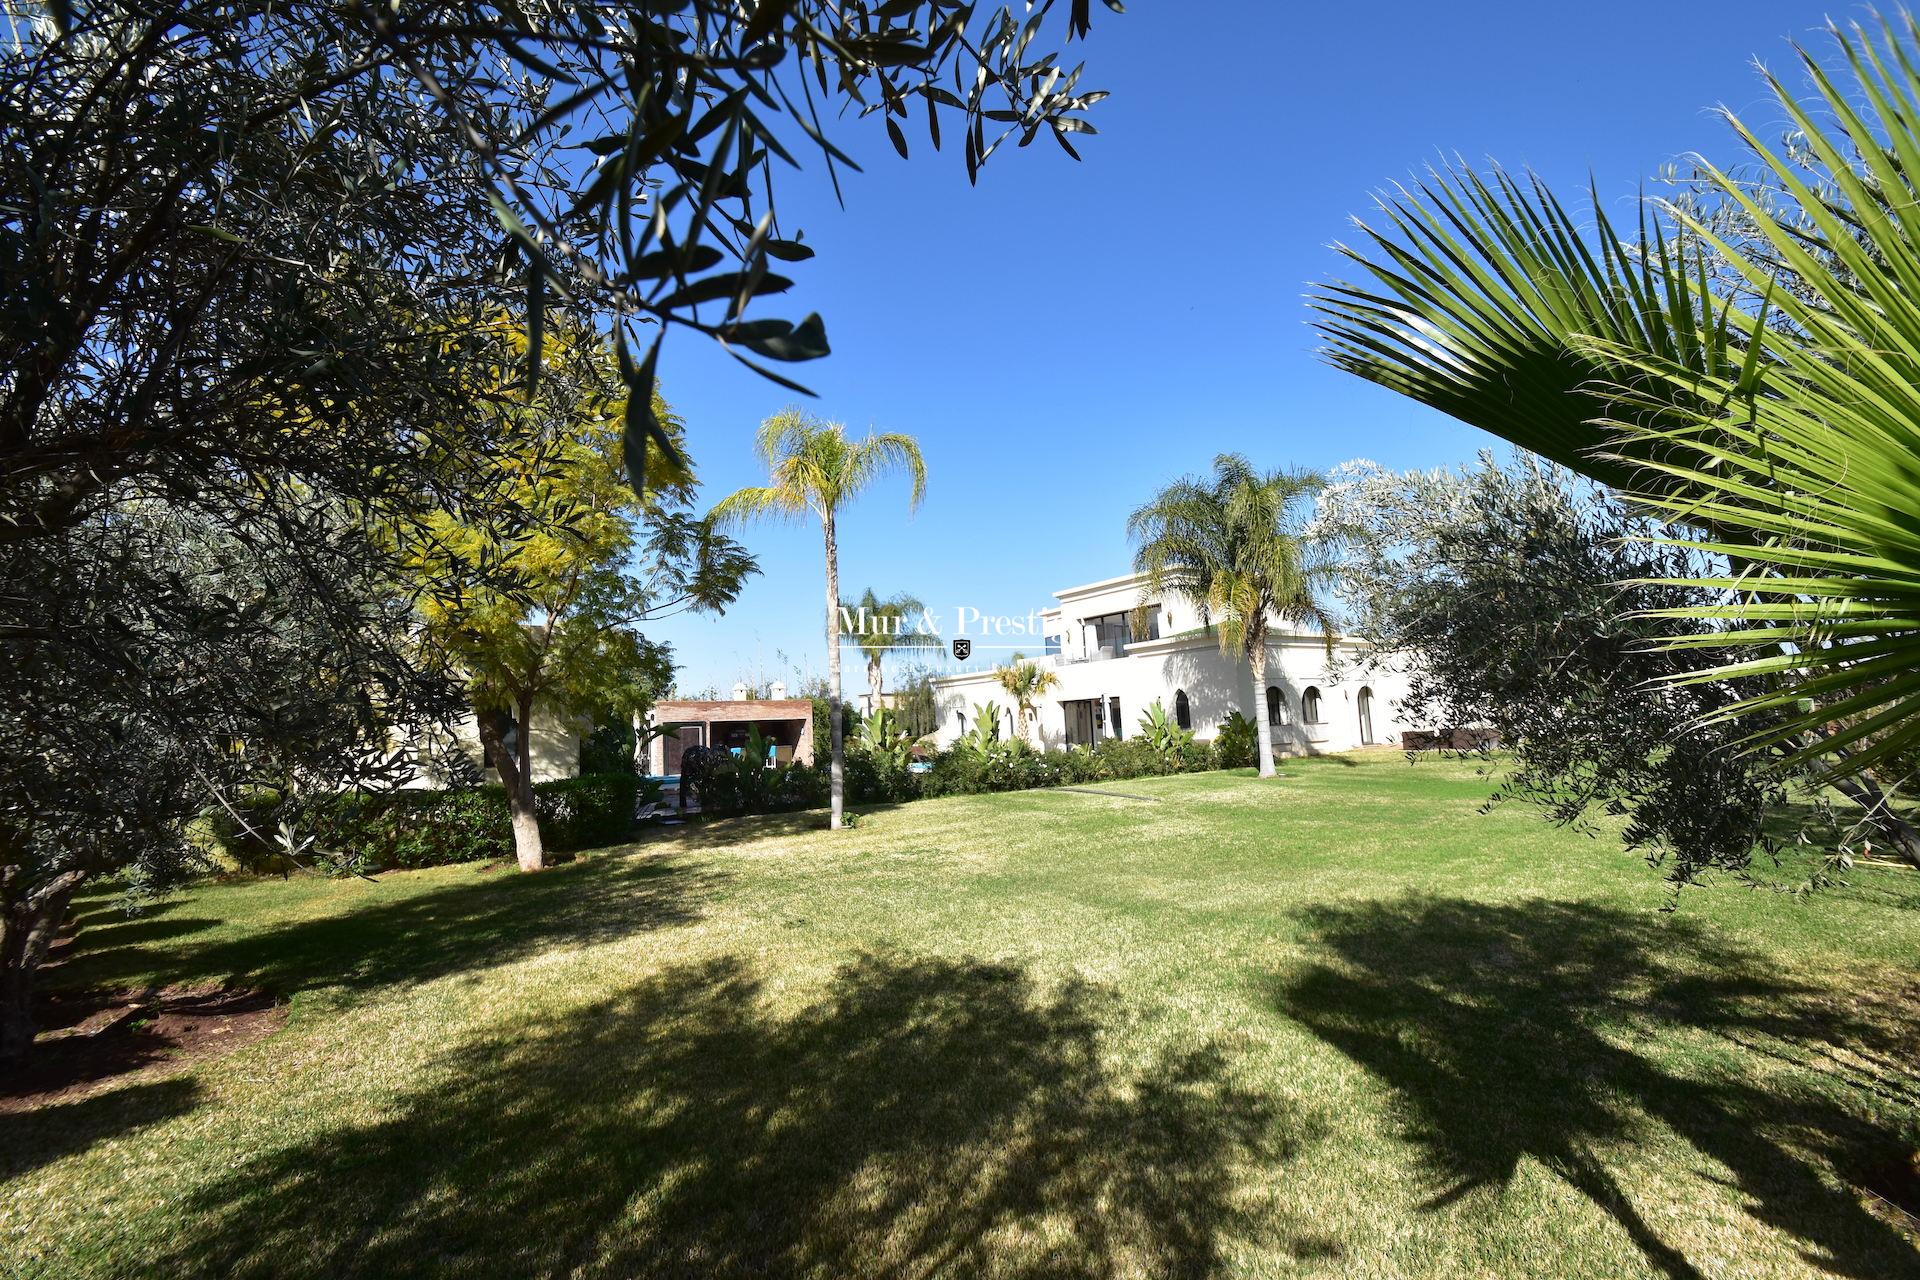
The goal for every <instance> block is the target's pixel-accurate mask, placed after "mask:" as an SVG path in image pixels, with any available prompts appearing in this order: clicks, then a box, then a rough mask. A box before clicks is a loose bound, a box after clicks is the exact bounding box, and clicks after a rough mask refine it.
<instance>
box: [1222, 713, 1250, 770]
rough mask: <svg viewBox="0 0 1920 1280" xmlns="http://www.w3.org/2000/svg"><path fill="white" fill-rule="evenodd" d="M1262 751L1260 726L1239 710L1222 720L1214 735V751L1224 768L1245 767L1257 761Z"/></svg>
mask: <svg viewBox="0 0 1920 1280" xmlns="http://www.w3.org/2000/svg"><path fill="white" fill-rule="evenodd" d="M1259 752H1260V726H1258V725H1256V724H1255V723H1254V722H1253V721H1251V720H1249V719H1247V718H1246V717H1245V716H1243V715H1241V714H1240V713H1239V712H1238V711H1235V712H1233V713H1232V714H1230V715H1228V716H1227V718H1226V719H1225V720H1223V721H1221V722H1220V731H1219V732H1218V733H1216V734H1214V736H1213V753H1214V756H1215V757H1216V759H1217V760H1218V761H1219V765H1220V768H1222V769H1244V768H1246V767H1247V766H1249V765H1251V764H1254V763H1256V759H1255V757H1256V756H1258V755H1259Z"/></svg>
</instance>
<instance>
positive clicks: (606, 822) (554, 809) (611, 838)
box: [212, 774, 643, 871]
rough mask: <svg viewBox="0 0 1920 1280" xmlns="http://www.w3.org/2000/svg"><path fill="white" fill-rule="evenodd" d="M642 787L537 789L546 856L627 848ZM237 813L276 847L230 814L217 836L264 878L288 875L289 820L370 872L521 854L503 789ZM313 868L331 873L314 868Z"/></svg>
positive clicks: (253, 807)
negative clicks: (281, 849) (285, 838)
mask: <svg viewBox="0 0 1920 1280" xmlns="http://www.w3.org/2000/svg"><path fill="white" fill-rule="evenodd" d="M642 785H643V783H642V782H641V780H640V779H639V778H636V777H634V776H632V775H631V774H594V775H589V776H586V777H580V778H559V779H556V780H554V781H552V782H542V783H539V784H537V785H536V786H535V787H534V789H533V800H534V809H535V812H536V813H537V814H538V815H539V819H540V834H541V837H542V840H543V842H544V843H545V845H546V848H547V850H548V851H549V852H552V853H565V852H568V851H570V850H574V849H585V848H591V847H593V846H595V845H603V844H613V843H615V842H617V841H619V840H621V839H623V838H625V836H626V835H627V833H628V832H629V831H630V830H631V829H632V827H633V814H634V810H635V808H636V807H637V804H638V801H639V797H640V788H641V787H642ZM238 808H239V810H240V813H241V816H242V817H244V818H245V819H246V821H247V823H248V825H250V826H252V827H253V828H254V830H256V831H258V832H261V833H262V834H263V835H266V836H267V837H268V839H267V840H264V841H263V840H260V839H257V838H255V837H253V836H249V835H247V834H246V833H245V832H244V831H243V830H242V829H241V827H240V824H239V823H238V822H236V821H235V820H234V818H233V816H232V815H231V814H228V813H226V812H224V811H220V812H216V813H215V814H214V815H212V821H213V831H214V835H215V837H216V838H217V839H218V840H219V842H220V844H221V846H222V847H223V848H224V849H225V850H226V851H227V852H228V853H229V854H230V855H232V856H233V857H234V858H235V859H237V860H238V861H239V862H240V863H241V864H242V865H244V866H247V867H250V868H253V869H256V870H279V869H284V868H282V867H281V865H280V862H281V859H280V855H279V853H278V851H277V850H276V849H275V847H274V846H273V843H272V841H271V837H272V833H273V832H274V831H275V830H276V829H277V828H278V826H279V824H280V822H282V821H283V820H284V821H286V822H288V823H290V824H291V825H292V827H293V829H294V831H295V832H296V833H297V835H298V838H300V839H303V840H304V839H305V838H307V837H312V838H313V841H314V847H315V848H318V849H323V850H327V851H330V852H341V853H346V854H349V855H351V857H352V859H353V862H354V865H355V867H356V868H357V869H358V870H361V871H369V870H373V871H386V870H394V869H399V868H408V869H411V868H416V867H437V866H443V865H445V864H447V863H452V862H472V861H475V860H477V859H481V858H498V857H505V856H507V855H509V854H511V853H512V852H513V824H512V819H511V817H510V814H509V811H508V808H507V793H506V791H505V790H503V789H502V788H500V787H460V788H455V789H451V790H445V791H435V790H424V789H423V790H409V791H377V792H375V791H343V792H338V793H335V794H332V795H324V796H300V797H296V798H294V799H293V800H291V801H283V800H282V798H281V797H280V796H279V795H277V794H272V793H267V794H262V795H259V796H256V797H254V798H252V799H250V800H247V801H245V802H244V803H242V804H241V805H239V806H238ZM314 865H315V866H317V867H322V868H324V867H325V866H327V865H328V864H327V863H326V862H325V861H324V860H315V864H314Z"/></svg>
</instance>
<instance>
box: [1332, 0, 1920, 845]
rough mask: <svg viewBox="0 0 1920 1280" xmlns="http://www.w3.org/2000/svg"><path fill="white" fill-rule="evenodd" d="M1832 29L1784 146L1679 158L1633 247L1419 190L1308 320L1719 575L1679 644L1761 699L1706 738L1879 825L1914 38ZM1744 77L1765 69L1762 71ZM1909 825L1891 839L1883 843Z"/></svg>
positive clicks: (1387, 380)
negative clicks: (1736, 733) (1703, 556)
mask: <svg viewBox="0 0 1920 1280" xmlns="http://www.w3.org/2000/svg"><path fill="white" fill-rule="evenodd" d="M1876 25H1877V26H1878V28H1879V30H1878V31H1877V32H1873V33H1870V32H1869V31H1868V30H1867V29H1865V28H1863V27H1861V26H1859V25H1857V24H1856V25H1853V26H1851V27H1848V28H1842V27H1840V26H1837V25H1830V26H1829V28H1828V34H1829V36H1830V37H1831V38H1832V40H1833V41H1834V43H1835V45H1836V47H1837V49H1838V51H1839V53H1840V55H1841V61H1842V62H1843V63H1844V66H1837V67H1836V66H1828V65H1824V64H1823V63H1822V62H1821V60H1819V59H1817V58H1816V57H1814V56H1813V55H1812V54H1810V53H1808V52H1807V51H1806V50H1804V49H1796V52H1797V53H1798V55H1799V58H1800V60H1801V64H1802V69H1803V70H1804V71H1805V72H1806V73H1807V77H1806V78H1807V81H1808V83H1810V84H1811V85H1812V91H1811V93H1810V94H1807V95H1805V96H1804V97H1803V96H1802V95H1800V94H1797V93H1796V92H1794V91H1793V90H1790V89H1788V88H1787V87H1786V86H1785V85H1784V84H1783V83H1782V82H1781V81H1780V80H1779V79H1777V78H1775V77H1774V76H1772V75H1770V74H1767V75H1766V76H1765V78H1766V82H1767V86H1768V89H1769V90H1770V92H1771V93H1772V95H1773V98H1774V102H1775V105H1776V106H1777V107H1778V108H1779V109H1781V110H1783V111H1784V112H1785V113H1786V116H1787V118H1788V119H1789V120H1790V121H1791V122H1792V124H1793V126H1794V128H1795V130H1796V131H1797V139H1796V141H1795V142H1794V144H1793V145H1792V146H1791V148H1788V147H1785V146H1782V147H1770V146H1768V145H1766V144H1765V143H1763V142H1761V141H1760V139H1759V136H1758V135H1757V134H1756V133H1755V132H1754V131H1753V130H1751V129H1750V128H1748V127H1747V126H1746V125H1744V124H1743V123H1742V122H1741V121H1740V120H1739V119H1738V118H1737V117H1735V116H1733V115H1732V114H1731V113H1727V114H1726V117H1725V118H1726V120H1727V122H1728V123H1729V124H1730V125H1731V126H1732V128H1733V131H1734V133H1735V134H1736V135H1737V137H1738V140H1739V143H1740V146H1741V148H1742V150H1743V151H1744V152H1745V153H1746V159H1747V160H1748V163H1747V164H1744V165H1742V166H1741V167H1740V168H1739V169H1737V170H1735V171H1731V172H1730V171H1728V170H1725V169H1722V168H1719V167H1717V166H1715V165H1713V164H1710V163H1707V162H1705V161H1701V162H1699V166H1698V178H1697V180H1696V181H1695V182H1694V183H1693V184H1691V187H1690V189H1689V190H1687V191H1686V192H1685V193H1684V195H1683V198H1682V199H1679V200H1675V201H1669V202H1657V201H1650V202H1647V204H1646V206H1645V207H1644V208H1643V211H1642V213H1641V217H1640V221H1639V230H1638V235H1637V236H1629V235H1624V234H1622V233H1621V232H1619V231H1617V230H1615V229H1614V228H1613V227H1612V226H1611V225H1610V224H1609V223H1608V222H1607V220H1606V218H1605V216H1604V214H1602V213H1601V212H1600V211H1599V208H1598V200H1597V198H1596V199H1595V201H1594V209H1593V212H1592V213H1591V214H1589V215H1588V217H1587V220H1589V221H1590V222H1591V225H1592V226H1593V228H1594V230H1593V232H1592V233H1591V234H1589V233H1587V232H1585V231H1584V230H1583V228H1582V225H1581V224H1582V221H1583V220H1582V219H1581V218H1578V217H1576V216H1574V215H1573V214H1571V213H1569V212H1568V211H1567V210H1566V209H1565V208H1564V207H1563V206H1562V205H1561V204H1560V203H1559V201H1557V200H1556V199H1555V198H1554V196H1553V195H1552V193H1551V192H1550V191H1548V190H1547V189H1546V188H1545V186H1544V185H1543V184H1541V183H1540V182H1539V180H1538V179H1528V180H1525V181H1522V180H1519V179H1516V178H1515V177H1513V176H1512V175H1509V174H1507V173H1503V172H1500V171H1495V173H1494V174H1493V175H1492V178H1491V180H1490V181H1489V180H1488V179H1485V178H1482V177H1480V176H1479V175H1476V174H1472V173H1467V172H1463V171H1459V170H1450V171H1448V172H1445V173H1437V174H1434V175H1433V176H1432V177H1431V178H1430V179H1429V180H1428V181H1427V182H1425V183H1422V184H1419V185H1418V186H1416V187H1415V188H1413V189H1403V190H1402V191H1400V192H1398V193H1397V194H1396V195H1394V196H1393V197H1390V198H1386V199H1383V200H1382V202H1381V213H1382V215H1383V217H1384V218H1385V219H1386V220H1387V222H1388V223H1390V224H1391V225H1390V226H1386V227H1380V228H1373V227H1367V226H1366V225H1364V224H1362V226H1361V231H1362V234H1363V235H1364V236H1366V237H1367V238H1368V240H1369V241H1370V244H1368V245H1366V246H1363V247H1362V248H1357V249H1349V250H1347V253H1348V256H1349V257H1350V258H1351V259H1352V260H1353V261H1354V262H1356V263H1358V264H1359V265H1360V266H1361V267H1362V268H1364V269H1365V270H1366V271H1367V272H1368V273H1370V274H1371V275H1372V276H1373V277H1374V281H1372V282H1369V283H1366V284H1349V283H1346V282H1344V281H1334V282H1330V283H1328V284H1327V285H1325V286H1323V287H1322V288H1321V290H1320V291H1319V292H1318V294H1317V295H1316V297H1315V299H1314V305H1315V306H1316V308H1317V309H1318V310H1319V311H1320V312H1321V313H1322V315H1323V317H1324V318H1323V320H1322V321H1321V323H1320V327H1321V329H1322V331H1323V332H1324V333H1325V334H1326V336H1327V337H1328V339H1329V350H1328V353H1327V354H1328V358H1329V359H1330V360H1331V361H1332V362H1333V363H1335V364H1336V365H1339V366H1340V367H1342V368H1345V369H1348V370H1350V371H1351V372H1353V373H1356V374H1358V375H1360V376H1361V377H1364V378H1368V379H1370V380H1372V381H1375V382H1378V383H1380V384H1381V385H1383V386H1386V387H1389V388H1391V389H1393V390H1395V391H1398V392H1400V393H1401V394H1403V395H1406V396H1409V397H1411V398H1413V399H1416V400H1419V401H1422V402H1423V403H1426V404H1429V405H1432V406H1434V407H1435V408H1438V409H1440V410H1442V411H1443V412H1446V413H1449V414H1451V415H1453V416H1454V417H1456V418H1459V419H1461V420H1462V421H1465V422H1468V423H1471V424H1472V425H1474V426H1478V427H1482V428H1484V429H1486V430H1487V431H1490V432H1493V433H1494V434H1496V435H1499V436H1503V437H1505V438H1506V439H1508V440H1510V441H1512V442H1513V443H1515V444H1518V445H1520V446H1522V447H1524V448H1528V449H1532V450H1534V451H1535V452H1538V453H1542V454H1545V455H1546V456H1547V457H1549V458H1552V459H1554V460H1555V461H1557V462H1560V463H1562V464H1564V465H1566V466H1567V467H1569V468H1571V469H1573V470H1575V471H1577V472H1581V473H1583V474H1585V475H1588V476H1591V477H1593V478H1594V479H1596V480H1599V481H1601V482H1603V483H1606V484H1609V485H1612V486H1614V487H1615V488H1617V489H1618V490H1619V491H1620V492H1622V493H1623V494H1625V495H1626V496H1628V497H1629V498H1631V499H1636V500H1638V501H1639V502H1640V503H1641V504H1642V505H1644V506H1645V507H1647V508H1648V509H1650V510H1652V511H1654V512H1655V513H1657V514H1660V515H1663V516H1664V517H1666V518H1667V519H1668V520H1670V521H1672V522H1673V537H1674V539H1675V540H1676V541H1678V542H1680V543H1681V544H1683V545H1690V546H1693V547H1695V548H1696V549H1698V550H1701V551H1704V552H1706V553H1708V554H1709V555H1710V556H1714V557H1721V558H1724V561H1725V563H1726V564H1727V565H1728V571H1727V572H1726V573H1724V574H1722V575H1720V576H1713V577H1700V578H1696V579H1691V580H1689V581H1687V582H1686V583H1684V584H1680V585H1685V586H1690V587H1695V588H1703V589H1714V590H1718V591H1720V592H1721V593H1722V601H1723V603H1721V604H1719V605H1714V606H1707V607H1704V608H1697V609H1692V610H1687V611H1683V612H1684V616H1687V617H1691V618H1695V619H1697V620H1698V623H1699V626H1698V629H1697V633H1696V634H1694V635H1690V636H1686V637H1682V638H1680V639H1678V640H1676V641H1675V642H1674V643H1676V644H1685V645H1693V646H1700V647H1712V648H1717V649H1720V650H1722V651H1724V652H1725V654H1726V661H1725V662H1724V664H1723V665H1722V666H1720V667H1719V668H1718V669H1716V670H1714V671H1708V672H1704V673H1695V674H1694V675H1692V676H1690V677H1689V678H1690V679H1711V678H1716V677H1726V676H1733V675H1744V676H1754V675H1767V676H1770V677H1772V686H1771V687H1770V688H1768V689H1765V690H1763V691H1762V692H1760V693H1759V694H1757V695H1755V696H1753V697H1751V698H1748V699H1745V700H1743V701H1741V702H1738V703H1735V704H1733V705H1732V706H1730V707H1728V708H1727V709H1725V710H1724V711H1722V712H1720V713H1717V718H1725V719H1732V718H1737V717H1740V716H1745V715H1752V714H1758V715H1759V716H1760V719H1759V720H1757V721H1756V722H1755V723H1760V724H1762V725H1764V726H1766V727H1764V728H1762V729H1760V730H1758V731H1756V732H1754V733H1752V734H1750V735H1749V736H1748V738H1747V742H1748V744H1749V745H1750V746H1751V747H1752V748H1753V749H1755V750H1779V751H1782V752H1784V753H1786V754H1787V759H1788V761H1789V763H1808V764H1814V763H1818V764H1820V765H1821V766H1823V767H1824V768H1826V770H1827V771H1828V776H1829V777H1830V778H1831V779H1832V780H1833V782H1834V783H1835V785H1836V786H1838V787H1840V788H1841V789H1842V790H1843V791H1845V792H1847V794H1849V795H1850V796H1852V797H1853V798H1854V799H1856V800H1858V801H1859V802H1860V803H1861V804H1863V805H1864V806H1866V807H1867V808H1868V809H1869V811H1871V812H1875V813H1878V814H1881V815H1885V816H1886V820H1887V825H1888V826H1890V827H1891V828H1892V834H1893V836H1894V838H1895V843H1897V844H1899V845H1900V846H1901V848H1902V851H1903V852H1905V853H1906V854H1907V856H1908V857H1909V858H1910V859H1912V860H1913V861H1914V862H1915V863H1916V864H1920V832H1916V831H1914V830H1913V829H1912V828H1911V827H1907V826H1906V824H1904V823H1902V822H1900V821H1899V820H1898V819H1897V817H1894V816H1892V810H1891V809H1890V808H1888V806H1887V804H1886V797H1885V796H1884V795H1883V794H1882V793H1881V791H1880V789H1879V787H1878V785H1877V783H1876V782H1875V780H1874V778H1873V776H1872V771H1873V770H1874V769H1875V768H1876V767H1877V766H1880V765H1883V764H1891V765H1894V767H1895V769H1896V771H1898V770H1899V769H1900V768H1901V767H1902V766H1901V765H1899V764H1898V762H1899V761H1901V760H1902V759H1911V758H1912V756H1913V754H1914V753H1915V752H1916V751H1920V25H1916V22H1915V20H1914V18H1913V17H1912V16H1911V15H1908V14H1901V15H1900V16H1899V18H1898V19H1896V20H1891V21H1889V20H1879V21H1878V22H1877V23H1876ZM1763 74H1764V73H1763ZM1901 828H1905V829H1904V830H1902V829H1901Z"/></svg>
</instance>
